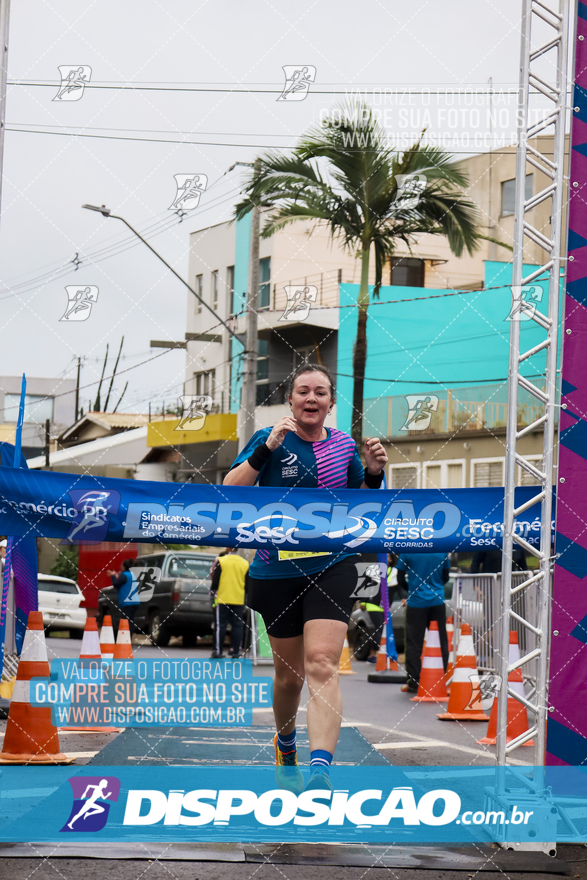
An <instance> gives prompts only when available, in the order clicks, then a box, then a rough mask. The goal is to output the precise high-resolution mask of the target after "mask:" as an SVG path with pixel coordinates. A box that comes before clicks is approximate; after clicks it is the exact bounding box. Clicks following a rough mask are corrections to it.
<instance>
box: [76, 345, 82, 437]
mask: <svg viewBox="0 0 587 880" xmlns="http://www.w3.org/2000/svg"><path fill="white" fill-rule="evenodd" d="M81 369H82V359H81V356H80V355H79V354H78V356H77V379H76V382H75V420H76V422H77V420H78V419H79V382H80V374H81Z"/></svg>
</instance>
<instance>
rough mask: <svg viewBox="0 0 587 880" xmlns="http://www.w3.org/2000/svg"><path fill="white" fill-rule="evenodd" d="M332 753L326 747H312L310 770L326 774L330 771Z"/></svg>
mask: <svg viewBox="0 0 587 880" xmlns="http://www.w3.org/2000/svg"><path fill="white" fill-rule="evenodd" d="M333 757H334V755H333V754H332V753H331V752H327V751H326V749H312V751H311V752H310V767H311V768H312V772H313V773H314V772H316V771H317V772H319V773H325V774H326V776H328V775H329V773H330V765H331V764H332V759H333Z"/></svg>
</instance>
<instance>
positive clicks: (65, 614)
mask: <svg viewBox="0 0 587 880" xmlns="http://www.w3.org/2000/svg"><path fill="white" fill-rule="evenodd" d="M83 600H84V596H83V593H82V591H81V590H80V588H79V587H78V585H77V584H76V582H75V581H72V580H70V579H69V578H62V577H57V576H56V575H52V574H40V575H39V611H41V612H42V614H43V624H44V626H45V629H46V630H47V632H50V631H51V630H62V629H66V630H69V636H70V638H72V639H81V637H82V635H83V632H84V628H85V625H86V618H87V616H88V612H87V611H86V609H85V608H82V607H81V603H82V602H83Z"/></svg>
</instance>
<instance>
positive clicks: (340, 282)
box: [338, 269, 342, 284]
mask: <svg viewBox="0 0 587 880" xmlns="http://www.w3.org/2000/svg"><path fill="white" fill-rule="evenodd" d="M338 283H339V284H342V269H339V270H338Z"/></svg>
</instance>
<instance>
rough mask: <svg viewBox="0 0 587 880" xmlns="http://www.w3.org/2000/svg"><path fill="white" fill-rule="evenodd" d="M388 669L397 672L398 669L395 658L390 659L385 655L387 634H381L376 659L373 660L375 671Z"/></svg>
mask: <svg viewBox="0 0 587 880" xmlns="http://www.w3.org/2000/svg"><path fill="white" fill-rule="evenodd" d="M389 669H391V670H393V672H397V670H398V669H399V667H398V665H397V660H392V659H391V657H388V656H387V636H386V635H382V636H381V641H380V642H379V650H378V651H377V660H376V661H375V672H387V671H388V670H389Z"/></svg>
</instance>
